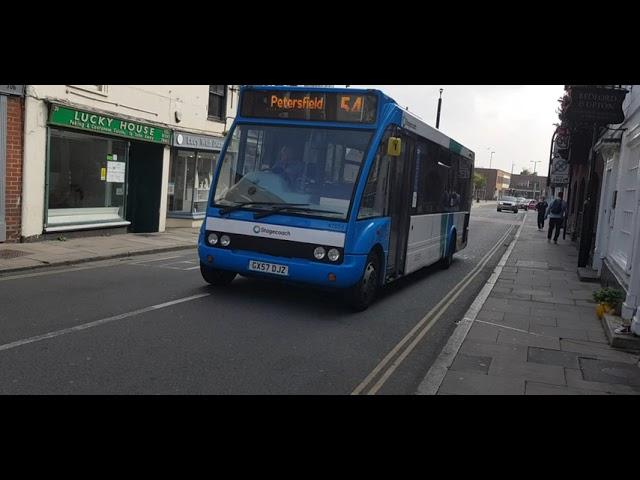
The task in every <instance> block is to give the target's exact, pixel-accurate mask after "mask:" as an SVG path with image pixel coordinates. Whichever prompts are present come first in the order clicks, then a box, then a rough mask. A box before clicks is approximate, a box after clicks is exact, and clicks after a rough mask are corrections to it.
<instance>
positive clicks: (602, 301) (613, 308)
mask: <svg viewBox="0 0 640 480" xmlns="http://www.w3.org/2000/svg"><path fill="white" fill-rule="evenodd" d="M624 298H625V294H624V292H623V291H622V290H619V289H617V288H611V287H607V288H601V289H600V290H597V291H595V292H593V299H594V300H595V302H596V303H597V304H598V305H597V306H596V314H597V315H598V318H600V319H602V318H603V317H604V314H605V313H613V314H614V315H620V311H621V307H622V301H623V300H624Z"/></svg>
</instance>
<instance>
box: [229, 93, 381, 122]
mask: <svg viewBox="0 0 640 480" xmlns="http://www.w3.org/2000/svg"><path fill="white" fill-rule="evenodd" d="M377 107H378V97H377V96H376V95H368V94H360V93H358V94H355V93H354V94H351V93H333V92H311V91H306V92H305V91H282V90H272V91H265V90H247V91H245V92H244V95H243V98H242V105H241V106H240V114H241V115H242V116H243V117H255V118H275V119H288V120H312V121H319V122H349V123H375V121H376V112H377Z"/></svg>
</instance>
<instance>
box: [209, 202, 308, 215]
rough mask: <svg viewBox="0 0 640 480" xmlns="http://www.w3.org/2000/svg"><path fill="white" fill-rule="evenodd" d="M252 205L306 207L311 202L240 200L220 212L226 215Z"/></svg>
mask: <svg viewBox="0 0 640 480" xmlns="http://www.w3.org/2000/svg"><path fill="white" fill-rule="evenodd" d="M250 205H268V206H270V207H284V206H295V207H304V206H307V205H309V204H308V203H277V202H238V203H236V204H235V205H231V206H228V207H224V208H221V209H220V211H219V212H218V213H219V214H220V215H226V214H227V213H231V212H235V211H236V210H240V209H241V208H242V207H248V206H250Z"/></svg>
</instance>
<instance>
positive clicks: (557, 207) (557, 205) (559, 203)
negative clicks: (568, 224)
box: [545, 192, 567, 244]
mask: <svg viewBox="0 0 640 480" xmlns="http://www.w3.org/2000/svg"><path fill="white" fill-rule="evenodd" d="M562 197H563V192H559V193H558V198H556V199H555V200H554V201H553V202H551V205H549V206H548V207H547V212H546V216H545V218H546V217H549V232H548V233H547V243H549V242H551V235H552V234H553V230H554V229H555V234H553V243H555V244H557V243H558V237H559V236H560V227H561V226H562V223H563V222H564V217H565V215H566V213H567V203H566V202H565V201H563V200H562Z"/></svg>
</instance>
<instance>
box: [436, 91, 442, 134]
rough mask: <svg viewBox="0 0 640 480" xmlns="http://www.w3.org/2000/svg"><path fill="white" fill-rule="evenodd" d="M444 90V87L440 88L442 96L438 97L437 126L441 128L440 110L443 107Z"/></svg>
mask: <svg viewBox="0 0 640 480" xmlns="http://www.w3.org/2000/svg"><path fill="white" fill-rule="evenodd" d="M442 91H443V89H442V88H441V89H440V98H439V99H438V115H437V116H436V128H437V129H439V128H440V110H441V109H442Z"/></svg>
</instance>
